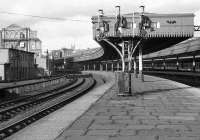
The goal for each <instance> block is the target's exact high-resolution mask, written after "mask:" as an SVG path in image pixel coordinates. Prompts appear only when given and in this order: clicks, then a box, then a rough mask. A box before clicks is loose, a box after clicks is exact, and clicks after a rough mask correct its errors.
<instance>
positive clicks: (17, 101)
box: [0, 79, 77, 114]
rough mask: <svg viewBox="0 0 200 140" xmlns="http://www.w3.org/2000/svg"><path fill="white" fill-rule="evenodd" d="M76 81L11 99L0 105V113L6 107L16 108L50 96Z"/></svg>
mask: <svg viewBox="0 0 200 140" xmlns="http://www.w3.org/2000/svg"><path fill="white" fill-rule="evenodd" d="M76 81H77V79H73V80H72V81H69V82H68V83H66V84H64V85H62V86H55V87H47V88H46V90H45V91H41V92H38V93H37V94H35V95H29V96H22V97H18V98H17V99H13V100H9V101H6V102H3V103H0V112H1V110H3V109H4V110H5V109H6V108H7V107H9V108H10V107H12V106H16V105H17V104H20V103H24V102H28V101H32V100H34V99H37V98H38V97H41V96H44V95H47V94H50V93H51V92H52V91H54V90H59V89H62V88H64V87H67V86H70V85H72V84H74V83H75V82H76ZM0 114H1V113H0Z"/></svg>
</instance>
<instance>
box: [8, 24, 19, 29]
mask: <svg viewBox="0 0 200 140" xmlns="http://www.w3.org/2000/svg"><path fill="white" fill-rule="evenodd" d="M6 28H22V27H21V26H19V25H17V24H11V25H9V26H8V27H6Z"/></svg>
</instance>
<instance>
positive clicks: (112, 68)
mask: <svg viewBox="0 0 200 140" xmlns="http://www.w3.org/2000/svg"><path fill="white" fill-rule="evenodd" d="M111 71H114V62H112V63H111Z"/></svg>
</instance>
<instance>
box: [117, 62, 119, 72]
mask: <svg viewBox="0 0 200 140" xmlns="http://www.w3.org/2000/svg"><path fill="white" fill-rule="evenodd" d="M117 71H119V62H118V63H117Z"/></svg>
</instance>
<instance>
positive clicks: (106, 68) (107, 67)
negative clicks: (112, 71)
mask: <svg viewBox="0 0 200 140" xmlns="http://www.w3.org/2000/svg"><path fill="white" fill-rule="evenodd" d="M106 71H108V63H106Z"/></svg>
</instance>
